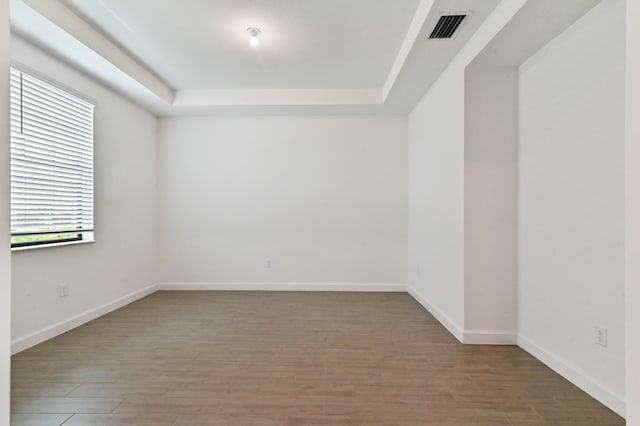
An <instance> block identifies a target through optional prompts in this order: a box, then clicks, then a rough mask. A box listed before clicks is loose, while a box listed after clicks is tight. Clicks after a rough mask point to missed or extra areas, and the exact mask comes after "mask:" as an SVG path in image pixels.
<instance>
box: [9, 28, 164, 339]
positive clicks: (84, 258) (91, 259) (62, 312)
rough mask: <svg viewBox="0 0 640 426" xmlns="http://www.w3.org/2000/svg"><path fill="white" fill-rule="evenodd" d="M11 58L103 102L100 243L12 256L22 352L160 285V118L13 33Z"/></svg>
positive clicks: (98, 143)
mask: <svg viewBox="0 0 640 426" xmlns="http://www.w3.org/2000/svg"><path fill="white" fill-rule="evenodd" d="M11 57H12V59H13V60H14V61H17V62H19V63H21V64H23V65H26V66H28V67H30V68H32V69H34V70H37V71H40V72H41V73H44V74H45V75H48V76H49V77H50V78H52V79H53V80H56V81H58V82H60V83H62V84H65V85H67V86H69V87H72V88H74V89H76V90H78V91H79V92H81V93H84V94H85V95H86V96H88V97H90V98H92V99H93V100H94V101H95V102H96V104H97V107H96V111H95V194H96V195H95V196H96V198H95V226H96V232H95V237H96V242H95V243H92V244H80V245H74V246H66V247H52V248H39V249H35V250H28V251H21V252H14V253H13V254H12V273H13V280H12V281H13V282H12V287H13V295H12V304H13V317H12V318H13V324H12V329H13V339H14V350H15V349H20V348H23V347H25V346H28V345H30V344H33V343H35V342H37V341H39V340H41V339H42V338H47V337H51V336H52V335H55V334H56V333H57V332H60V331H62V330H63V329H64V328H65V327H66V326H69V325H77V323H78V321H81V320H82V319H84V320H86V319H89V317H87V316H85V317H81V318H75V319H74V317H75V316H77V315H81V314H82V313H85V312H87V311H91V310H95V309H96V308H98V307H100V306H102V305H104V304H108V303H110V302H113V301H114V300H117V299H119V298H122V297H125V296H127V295H131V294H132V293H133V294H135V293H136V292H138V291H140V290H142V289H144V288H146V287H148V286H150V285H153V284H155V282H156V279H157V277H156V273H155V272H156V271H155V267H156V264H155V255H156V235H157V230H156V223H157V220H156V166H157V164H156V161H157V160H156V147H157V140H156V139H157V120H156V118H155V117H153V116H152V115H150V114H149V113H148V112H146V111H144V110H142V109H140V108H139V107H137V106H135V105H133V104H131V103H130V102H128V101H126V100H125V99H123V98H122V97H120V96H118V95H117V94H115V93H113V92H111V91H109V90H107V89H105V88H104V87H103V86H102V85H101V84H98V83H96V82H94V81H93V80H90V79H88V78H87V77H85V76H84V75H83V74H81V73H79V72H77V71H74V70H73V69H71V68H69V67H68V66H66V65H64V64H62V63H61V62H59V61H57V60H55V59H53V58H51V57H50V56H48V55H46V54H44V53H43V52H42V51H40V50H38V49H37V48H35V47H33V46H32V45H30V44H28V43H26V42H24V41H23V40H21V39H19V38H15V37H12V39H11ZM62 283H64V284H66V285H68V287H69V295H68V296H67V297H66V298H59V297H58V285H60V284H62ZM136 295H138V296H139V295H140V294H136ZM113 307H114V306H113V305H111V306H110V308H113ZM99 311H100V312H101V313H103V312H104V310H99ZM89 316H90V315H89ZM69 320H71V322H70V323H66V321H69ZM60 322H62V324H58V323H60ZM65 324H66V325H65ZM34 333H35V335H32V334H34Z"/></svg>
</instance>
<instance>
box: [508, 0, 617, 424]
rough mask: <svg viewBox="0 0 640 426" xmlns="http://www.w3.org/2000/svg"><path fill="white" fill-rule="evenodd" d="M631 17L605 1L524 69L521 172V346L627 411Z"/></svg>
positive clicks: (531, 60)
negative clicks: (600, 337)
mask: <svg viewBox="0 0 640 426" xmlns="http://www.w3.org/2000/svg"><path fill="white" fill-rule="evenodd" d="M624 16H625V10H624V2H623V1H621V0H605V1H604V2H603V3H601V4H599V5H598V6H596V7H595V8H594V9H593V10H591V11H590V12H589V13H588V14H587V15H585V16H584V17H582V18H581V19H580V20H579V21H578V22H576V23H575V24H574V25H573V26H571V27H570V28H569V29H568V30H567V31H565V32H564V33H563V34H561V35H560V36H558V37H557V38H556V39H554V40H553V41H552V42H551V43H550V44H548V45H547V46H546V47H545V48H544V49H542V50H541V51H540V52H538V53H537V54H536V55H534V56H533V57H531V58H530V59H529V60H528V61H527V62H526V63H525V64H523V65H522V66H521V68H520V119H519V120H520V123H519V124H520V129H519V132H520V134H519V144H520V145H519V176H518V181H519V186H518V193H519V195H518V196H519V205H518V211H519V216H518V223H519V226H518V231H519V236H518V238H519V248H518V251H519V296H518V297H519V318H518V322H519V333H520V335H519V342H521V343H522V344H523V345H524V346H525V348H527V349H528V350H533V352H534V353H535V354H536V355H537V356H539V357H541V358H542V359H543V360H545V361H546V362H548V363H550V364H551V365H553V366H554V367H555V368H556V369H557V370H558V371H560V372H561V373H562V374H564V375H565V376H567V377H569V378H570V379H572V380H573V381H574V383H576V384H578V385H579V386H581V387H582V388H583V389H585V390H587V391H589V392H590V393H591V394H592V395H593V396H595V397H596V398H598V399H600V400H601V401H602V402H604V403H605V404H606V405H608V406H610V407H611V408H613V409H615V410H616V411H618V412H622V411H623V410H624V402H623V400H624V393H625V370H624V356H625V355H624V348H625V334H624V330H625V325H624V96H625V95H624V90H625V86H624V60H625V56H624V37H625V33H624V25H625V24H624ZM596 326H601V327H606V328H607V329H608V348H603V347H600V346H597V345H596V344H595V327H596Z"/></svg>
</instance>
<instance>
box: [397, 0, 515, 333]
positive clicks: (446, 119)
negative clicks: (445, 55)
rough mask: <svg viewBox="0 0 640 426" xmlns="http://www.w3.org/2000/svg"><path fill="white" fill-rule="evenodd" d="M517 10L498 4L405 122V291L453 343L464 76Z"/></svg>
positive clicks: (458, 300) (459, 301)
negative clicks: (407, 195) (407, 224)
mask: <svg viewBox="0 0 640 426" xmlns="http://www.w3.org/2000/svg"><path fill="white" fill-rule="evenodd" d="M524 3H525V0H517V1H503V2H501V3H500V4H499V5H498V6H497V7H496V9H495V10H494V11H493V13H492V14H491V15H490V16H489V17H488V18H487V20H486V21H485V22H484V23H483V24H482V26H481V27H480V28H479V29H478V31H477V32H476V34H475V35H474V37H473V38H472V39H471V40H470V41H469V42H468V43H467V44H466V45H465V47H464V48H463V49H462V50H461V51H460V53H459V54H458V55H457V56H456V58H455V59H454V60H453V61H452V63H451V64H450V65H449V66H448V68H447V69H446V70H445V71H444V72H443V73H442V75H441V76H440V78H439V79H438V81H436V83H435V84H434V85H433V86H432V87H431V89H430V90H429V92H427V93H426V94H425V96H424V97H423V98H422V100H421V101H420V102H419V103H418V104H417V105H416V107H415V108H414V109H413V111H412V112H411V114H410V115H409V136H408V137H409V253H408V258H409V270H408V283H409V289H410V291H411V293H412V294H413V295H414V297H416V299H418V300H419V301H420V302H421V303H422V304H423V305H424V306H425V307H426V308H427V309H428V310H429V311H431V313H432V314H433V315H435V316H436V317H437V318H438V319H439V320H440V321H441V322H442V323H443V324H444V325H445V326H446V327H447V328H448V329H449V331H451V332H452V333H453V334H454V335H455V336H456V337H457V338H458V339H460V340H462V338H463V332H464V327H465V318H464V310H465V308H464V305H465V301H464V298H465V295H464V167H465V158H464V143H465V141H464V133H465V132H464V125H465V119H464V102H465V99H464V95H465V93H464V84H465V82H464V80H465V68H466V67H467V65H469V63H470V62H471V60H473V58H474V57H475V56H476V55H477V54H478V53H479V52H480V51H481V50H482V49H483V48H484V47H485V46H486V45H487V43H488V42H489V41H490V40H491V39H492V38H493V37H494V36H495V34H496V33H498V31H500V29H502V28H503V27H504V25H505V24H506V23H507V22H508V21H509V19H511V17H512V16H513V15H514V14H515V13H516V12H517V11H518V10H519V9H520V7H522V5H523V4H524ZM487 297H490V296H487Z"/></svg>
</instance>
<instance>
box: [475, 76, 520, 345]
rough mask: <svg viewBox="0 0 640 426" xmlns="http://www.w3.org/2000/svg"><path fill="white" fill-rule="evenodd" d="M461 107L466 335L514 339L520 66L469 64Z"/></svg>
mask: <svg viewBox="0 0 640 426" xmlns="http://www.w3.org/2000/svg"><path fill="white" fill-rule="evenodd" d="M464 112H465V117H464V119H465V124H464V132H465V135H464V141H465V143H464V163H465V166H464V306H465V311H464V322H465V324H464V326H465V336H464V342H465V343H475V342H480V343H487V342H491V343H506V344H515V343H516V333H517V304H518V300H517V295H518V285H517V279H518V276H517V275H518V273H517V158H518V157H517V145H518V70H517V68H516V67H490V68H484V67H469V68H467V70H466V73H465V111H464Z"/></svg>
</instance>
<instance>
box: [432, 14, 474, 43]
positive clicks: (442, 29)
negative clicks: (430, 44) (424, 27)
mask: <svg viewBox="0 0 640 426" xmlns="http://www.w3.org/2000/svg"><path fill="white" fill-rule="evenodd" d="M466 17H467V15H442V16H441V17H440V19H439V20H438V23H437V24H436V26H435V28H434V29H433V31H431V35H430V36H429V38H430V39H436V38H451V37H452V36H453V33H455V32H456V30H457V29H458V27H459V26H460V24H461V23H462V21H463V20H464V18H466Z"/></svg>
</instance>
